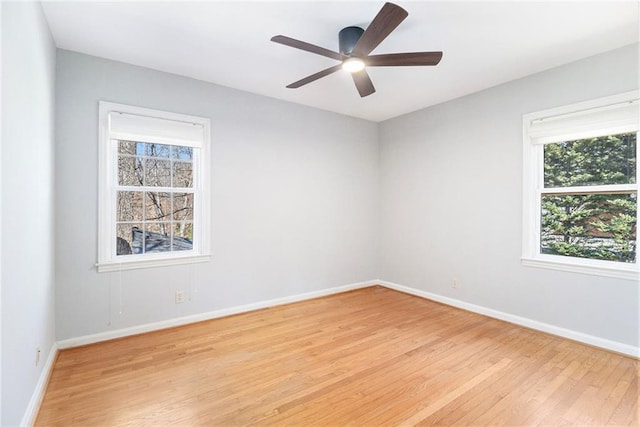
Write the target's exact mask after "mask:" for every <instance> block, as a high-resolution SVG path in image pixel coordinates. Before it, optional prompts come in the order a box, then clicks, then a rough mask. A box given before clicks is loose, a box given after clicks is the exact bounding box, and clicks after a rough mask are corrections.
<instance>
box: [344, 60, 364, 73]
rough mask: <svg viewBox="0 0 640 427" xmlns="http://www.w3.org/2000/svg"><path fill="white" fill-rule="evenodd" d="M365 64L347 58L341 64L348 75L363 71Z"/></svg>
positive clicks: (361, 61)
mask: <svg viewBox="0 0 640 427" xmlns="http://www.w3.org/2000/svg"><path fill="white" fill-rule="evenodd" d="M364 67H365V63H364V61H363V60H362V59H358V58H349V59H346V60H345V61H344V62H343V63H342V69H343V70H345V71H348V72H350V73H357V72H358V71H362V70H364Z"/></svg>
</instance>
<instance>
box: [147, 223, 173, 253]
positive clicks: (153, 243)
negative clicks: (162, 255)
mask: <svg viewBox="0 0 640 427" xmlns="http://www.w3.org/2000/svg"><path fill="white" fill-rule="evenodd" d="M144 231H145V235H144V251H145V253H148V252H169V251H171V223H170V222H158V223H149V222H147V223H145V226H144Z"/></svg>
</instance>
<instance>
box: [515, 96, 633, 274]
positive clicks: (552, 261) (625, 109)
mask: <svg viewBox="0 0 640 427" xmlns="http://www.w3.org/2000/svg"><path fill="white" fill-rule="evenodd" d="M639 98H640V96H639V92H638V91H631V92H626V93H622V94H619V95H613V96H608V97H605V98H599V99H595V100H591V101H587V102H581V103H577V104H572V105H567V106H563V107H558V108H552V109H549V110H544V111H538V112H535V113H530V114H525V115H524V116H523V126H522V130H523V143H524V144H523V224H522V264H523V265H525V266H530V267H539V268H548V269H554V270H562V271H569V272H576V273H583V274H591V275H597V276H605V277H615V278H620V279H629V280H639V279H640V260H639V258H640V253H638V254H637V255H636V262H635V263H623V262H616V261H606V260H597V259H587V258H576V257H569V256H562V255H551V254H543V253H541V251H540V240H541V236H540V234H541V230H540V228H541V195H542V194H545V193H554V194H558V193H563V192H565V193H566V192H568V191H571V192H575V191H577V190H578V191H588V192H603V193H611V192H612V191H615V190H619V191H621V192H630V191H635V192H638V187H639V186H638V167H636V180H635V181H636V183H635V184H624V185H602V186H585V187H571V188H570V189H564V188H556V189H549V188H547V189H545V188H544V176H543V175H544V171H543V164H544V151H543V150H544V145H545V144H550V143H557V142H561V141H571V140H576V139H582V138H593V137H597V136H604V135H614V134H618V133H626V132H638V131H639V130H640V124H639V122H640V117H639V116H638V104H639V101H638V99H639ZM638 147H640V144H636V158H637V159H640V156H639V152H640V149H638ZM638 166H640V165H638ZM636 218H640V217H639V216H638V212H636ZM638 235H640V233H636V251H638V250H640V247H639V246H638V241H639V240H640V239H638Z"/></svg>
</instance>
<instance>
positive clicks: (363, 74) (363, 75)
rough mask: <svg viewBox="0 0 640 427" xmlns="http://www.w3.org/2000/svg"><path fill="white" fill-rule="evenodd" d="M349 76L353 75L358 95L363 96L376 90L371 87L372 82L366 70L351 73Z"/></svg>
mask: <svg viewBox="0 0 640 427" xmlns="http://www.w3.org/2000/svg"><path fill="white" fill-rule="evenodd" d="M351 76H352V77H353V82H354V83H355V84H356V89H358V93H360V97H362V98H364V97H365V96H369V95H371V94H372V93H374V92H375V91H376V88H375V87H373V82H372V81H371V78H370V77H369V74H367V71H366V70H362V71H357V72H355V73H351Z"/></svg>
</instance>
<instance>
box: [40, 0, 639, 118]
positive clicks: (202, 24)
mask: <svg viewBox="0 0 640 427" xmlns="http://www.w3.org/2000/svg"><path fill="white" fill-rule="evenodd" d="M383 3H384V2H383V1H356V2H319V1H288V2H271V1H254V2H241V1H227V2H181V1H173V2H122V1H117V2H47V3H45V4H44V11H45V15H46V17H47V20H48V22H49V25H50V28H51V32H52V33H53V37H54V39H55V42H56V45H57V46H58V47H59V48H62V49H68V50H73V51H77V52H82V53H86V54H90V55H95V56H99V57H103V58H109V59H113V60H117V61H122V62H127V63H130V64H135V65H140V66H143V67H148V68H153V69H157V70H161V71H167V72H170V73H175V74H180V75H183V76H188V77H193V78H196V79H200V80H205V81H209V82H213V83H217V84H220V85H224V86H228V87H232V88H236V89H241V90H245V91H249V92H254V93H257V94H261V95H266V96H270V97H273V98H278V99H283V100H287V101H291V102H296V103H299V104H304V105H309V106H313V107H317V108H321V109H324V110H329V111H334V112H337V113H341V114H346V115H350V116H354V117H360V118H364V119H368V120H372V121H382V120H385V119H388V118H391V117H395V116H398V115H401V114H404V113H408V112H411V111H415V110H418V109H421V108H424V107H427V106H430V105H434V104H438V103H441V102H444V101H447V100H449V99H453V98H456V97H459V96H463V95H466V94H469V93H472V92H476V91H478V90H482V89H484V88H488V87H491V86H495V85H497V84H500V83H503V82H506V81H509V80H513V79H517V78H519V77H523V76H525V75H528V74H532V73H535V72H538V71H542V70H545V69H548V68H552V67H555V66H558V65H561V64H564V63H568V62H571V61H575V60H577V59H580V58H584V57H587V56H591V55H595V54H597V53H600V52H604V51H607V50H611V49H615V48H617V47H621V46H624V45H627V44H630V43H636V42H638V22H639V5H640V3H638V2H637V1H634V0H631V1H623V2H613V1H595V2H594V1H572V2H539V1H538V2H522V1H518V2H516V1H510V2H491V1H467V2H462V1H447V2H432V1H422V2H417V1H406V0H397V1H396V3H397V4H398V5H400V6H402V7H404V8H405V9H406V10H407V11H408V12H409V17H408V18H407V19H406V20H405V21H404V22H403V23H402V24H400V26H399V27H398V28H397V29H396V30H395V31H394V32H393V33H391V35H390V36H389V37H388V38H387V39H386V40H385V41H383V42H382V44H380V46H378V48H377V49H376V50H374V52H373V53H374V54H375V53H395V52H411V51H434V50H436V51H437V50H441V51H443V52H444V56H443V58H442V61H441V62H440V64H439V65H438V66H436V67H383V68H369V69H368V71H369V75H370V76H371V79H372V80H373V83H374V85H375V87H376V89H377V92H376V93H375V94H373V95H371V96H369V97H366V98H360V96H359V95H358V92H357V91H356V88H355V86H354V84H353V82H352V80H351V78H350V76H349V75H347V74H346V72H344V71H340V72H338V73H335V74H332V75H330V76H328V77H325V78H323V79H320V80H317V81H316V82H313V83H311V84H309V85H307V86H304V87H302V88H299V89H286V88H285V86H286V85H287V84H289V83H292V82H293V81H296V80H299V79H300V78H302V77H305V76H307V75H309V74H313V73H315V72H317V71H320V70H322V69H324V68H327V67H330V66H332V65H335V64H336V63H337V61H334V60H332V59H329V58H325V57H322V56H318V55H314V54H311V53H308V52H304V51H301V50H298V49H293V48H290V47H287V46H283V45H279V44H276V43H273V42H270V38H271V37H272V36H274V35H276V34H283V35H286V36H289V37H293V38H296V39H300V40H303V41H306V42H309V43H312V44H316V45H319V46H322V47H326V48H329V49H332V50H338V46H337V45H338V40H337V39H338V31H340V29H342V28H343V27H346V26H350V25H358V26H361V27H363V28H366V27H367V25H368V24H369V23H370V21H371V20H372V19H373V17H374V16H375V15H376V13H377V12H378V11H379V10H380V8H381V7H382V5H383Z"/></svg>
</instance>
